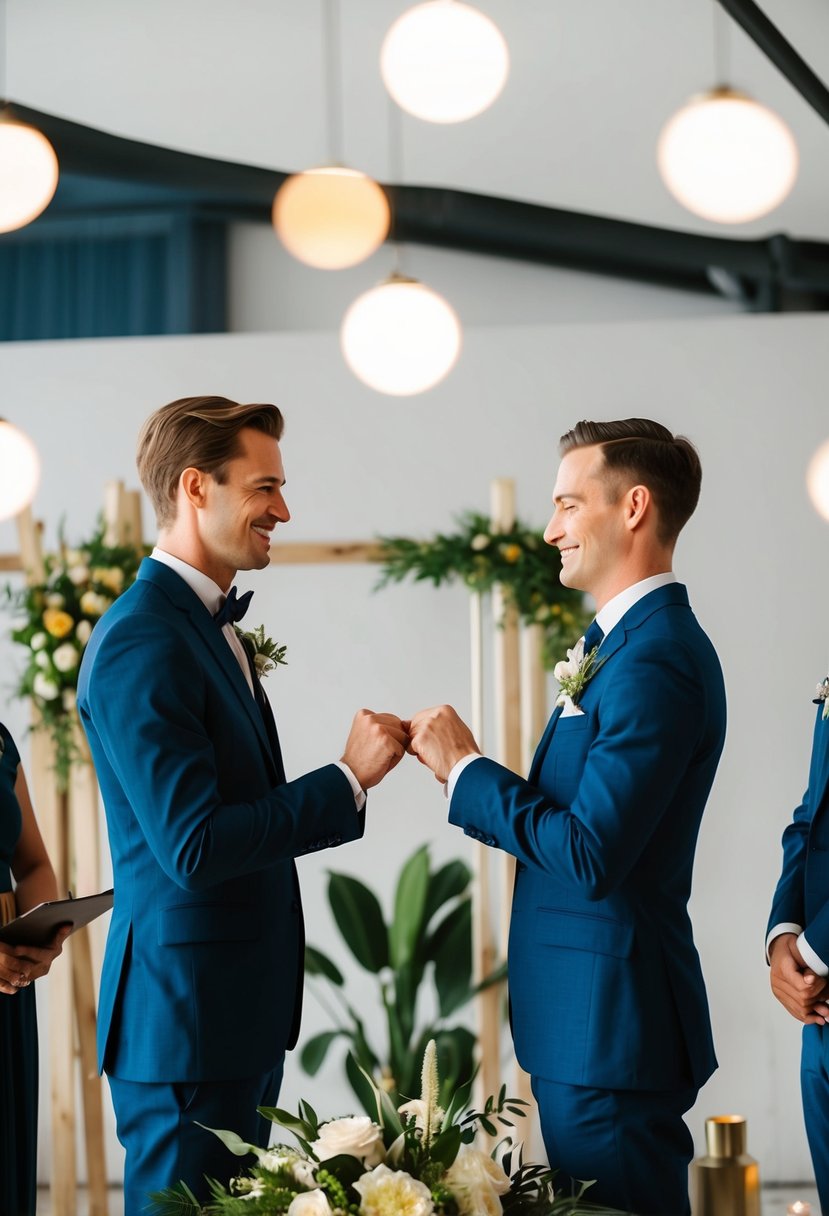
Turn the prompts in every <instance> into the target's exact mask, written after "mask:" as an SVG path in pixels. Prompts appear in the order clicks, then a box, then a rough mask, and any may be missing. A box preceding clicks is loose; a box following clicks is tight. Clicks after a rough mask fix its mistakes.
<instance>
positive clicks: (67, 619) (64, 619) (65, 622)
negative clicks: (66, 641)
mask: <svg viewBox="0 0 829 1216" xmlns="http://www.w3.org/2000/svg"><path fill="white" fill-rule="evenodd" d="M43 624H44V625H45V626H46V629H47V630H48V632H49V633H51V635H52V637H53V638H65V637H66V636H67V634H70V633H71V632H72V630H73V628H74V627H75V622H74V620H73V619H72V617H71V616H70V615H69V613H68V612H62V611H61V609H60V608H47V609H46V611H45V612H44V614H43Z"/></svg>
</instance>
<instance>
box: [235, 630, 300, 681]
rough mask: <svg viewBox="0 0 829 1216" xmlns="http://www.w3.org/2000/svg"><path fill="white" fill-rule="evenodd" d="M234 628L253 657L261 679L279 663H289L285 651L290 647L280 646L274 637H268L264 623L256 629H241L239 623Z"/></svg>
mask: <svg viewBox="0 0 829 1216" xmlns="http://www.w3.org/2000/svg"><path fill="white" fill-rule="evenodd" d="M233 628H234V629H235V630H236V632H237V633H238V635H239V637H240V638H241V639H242V644H243V646H244V647H245V649H246V650H247V652H248V654H249V655H250V657H251V658H252V659H253V666H254V668H255V670H256V674H257V675H258V676H259V679H260V680H261V679H262V678H263V677H264V676H266V675H267V674H268V673H269V672H271V671H273V670H274V668H275V667H277V666H278V664H280V663H283V664H286V665H287V662H288V660H287V659H286V658H285V652H286V650H287V649H288V647H287V646H278V645H277V644H276V642H275V641H274V640H273V638H266V637H265V626H264V625H259V626H258V628H256V629H240V628H239V626H238V625H234V626H233Z"/></svg>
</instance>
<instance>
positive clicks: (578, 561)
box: [544, 445, 632, 610]
mask: <svg viewBox="0 0 829 1216" xmlns="http://www.w3.org/2000/svg"><path fill="white" fill-rule="evenodd" d="M612 489H613V484H612V482H611V481H609V479H608V477H607V474H606V470H605V462H604V455H603V453H602V449H601V447H599V446H598V445H596V446H592V447H583V448H574V449H573V450H572V451H570V452H568V453H567V455H566V456H564V457H563V459H562V461H561V464H560V466H559V470H558V476H557V477H556V484H555V489H554V490H553V505H554V508H555V510H554V512H553V517H552V519H551V520H550V522H549V523H548V525H547V527H546V529H545V530H544V539H545V541H546V542H547V544H548V545H555V546H556V547H557V548H558V549H559V550H560V552H561V581H562V583H563V584H564V586H565V587H573V588H575V589H577V590H578V591H586V592H587V593H588V594H589V595H592V596H593V598H594V599H595V601H596V606H597V610H598V609H599V608H601V607H602V606H603V605H604V604H606V603H607V601H608V600H609V599H611V598H612V597H613V596H614V595H616V594H617V592H618V591H621V590H623V589H624V587H625V586H627V585H628V583H627V582H626V581H625V578H626V570H627V566H628V564H629V557H630V552H631V541H632V533H631V530H630V510H629V506H630V504H629V502H628V498H629V494H621V495H619V496H618V498H617V501H616V502H612V501H610V499H611V498H612V497H613V494H612V493H611V491H612ZM620 584H621V585H620Z"/></svg>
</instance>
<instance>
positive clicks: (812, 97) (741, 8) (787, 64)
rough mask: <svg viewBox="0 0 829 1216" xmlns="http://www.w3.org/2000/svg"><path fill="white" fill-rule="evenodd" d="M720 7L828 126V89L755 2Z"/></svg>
mask: <svg viewBox="0 0 829 1216" xmlns="http://www.w3.org/2000/svg"><path fill="white" fill-rule="evenodd" d="M719 4H720V5H721V7H722V8H724V9H725V11H726V12H727V13H728V14H729V16H731V17H733V18H734V20H735V21H736V22H737V24H738V25H740V26H742V28H743V29H744V30H745V32H746V33H747V34H748V36H749V38H750V39H751V40H752V42H754V43H755V44H756V45H757V46H758V47H759V48H760V50H761V51H762V52H763V54H764V55H765V56H766V57H767V58H768V59H770V60H771V62H772V63H773V64H774V66H775V67H776V68H778V69H779V70H780V71H781V72H782V73H783V75H784V76H785V77H786V79H787V80H788V81H789V83H790V84H791V85H793V86H794V88H795V89H797V91H798V93H800V95H801V97H804V98H805V99H806V101H808V103H809V105H810V106H811V107H812V109H813V110H815V111H816V112H817V113H818V114H819V115H820V117H821V118H822V119H823V121H824V122H826V123H829V89H827V87H826V85H825V84H824V83H823V81H822V80H821V79H820V77H819V76H818V75H817V74H816V73H815V72H813V71H812V69H811V68H810V67H809V65H808V63H807V62H806V60H805V59H804V58H803V57H802V56H801V55H799V54H798V52H797V51H796V50H795V49H794V47H793V46H792V44H791V43H790V42H789V41H788V40H787V39H786V38H784V37H783V35H782V34H781V33H780V31H779V29H778V28H777V26H776V25H774V23H773V22H771V21H769V19H768V17H767V16H766V14H765V13H764V12H763V10H762V9H761V8H760V7H759V5H757V4H755V3H754V0H719Z"/></svg>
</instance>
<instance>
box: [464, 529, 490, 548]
mask: <svg viewBox="0 0 829 1216" xmlns="http://www.w3.org/2000/svg"><path fill="white" fill-rule="evenodd" d="M489 540H490V538H489V537H488V536H487V534H486V532H479V533H478V535H477V536H473V537H472V540H471V541H470V542H469V544H470V548H472V549H475V551H476V552H478V553H480V552H481V550H482V549H486V548H487V546H488V545H489Z"/></svg>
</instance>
